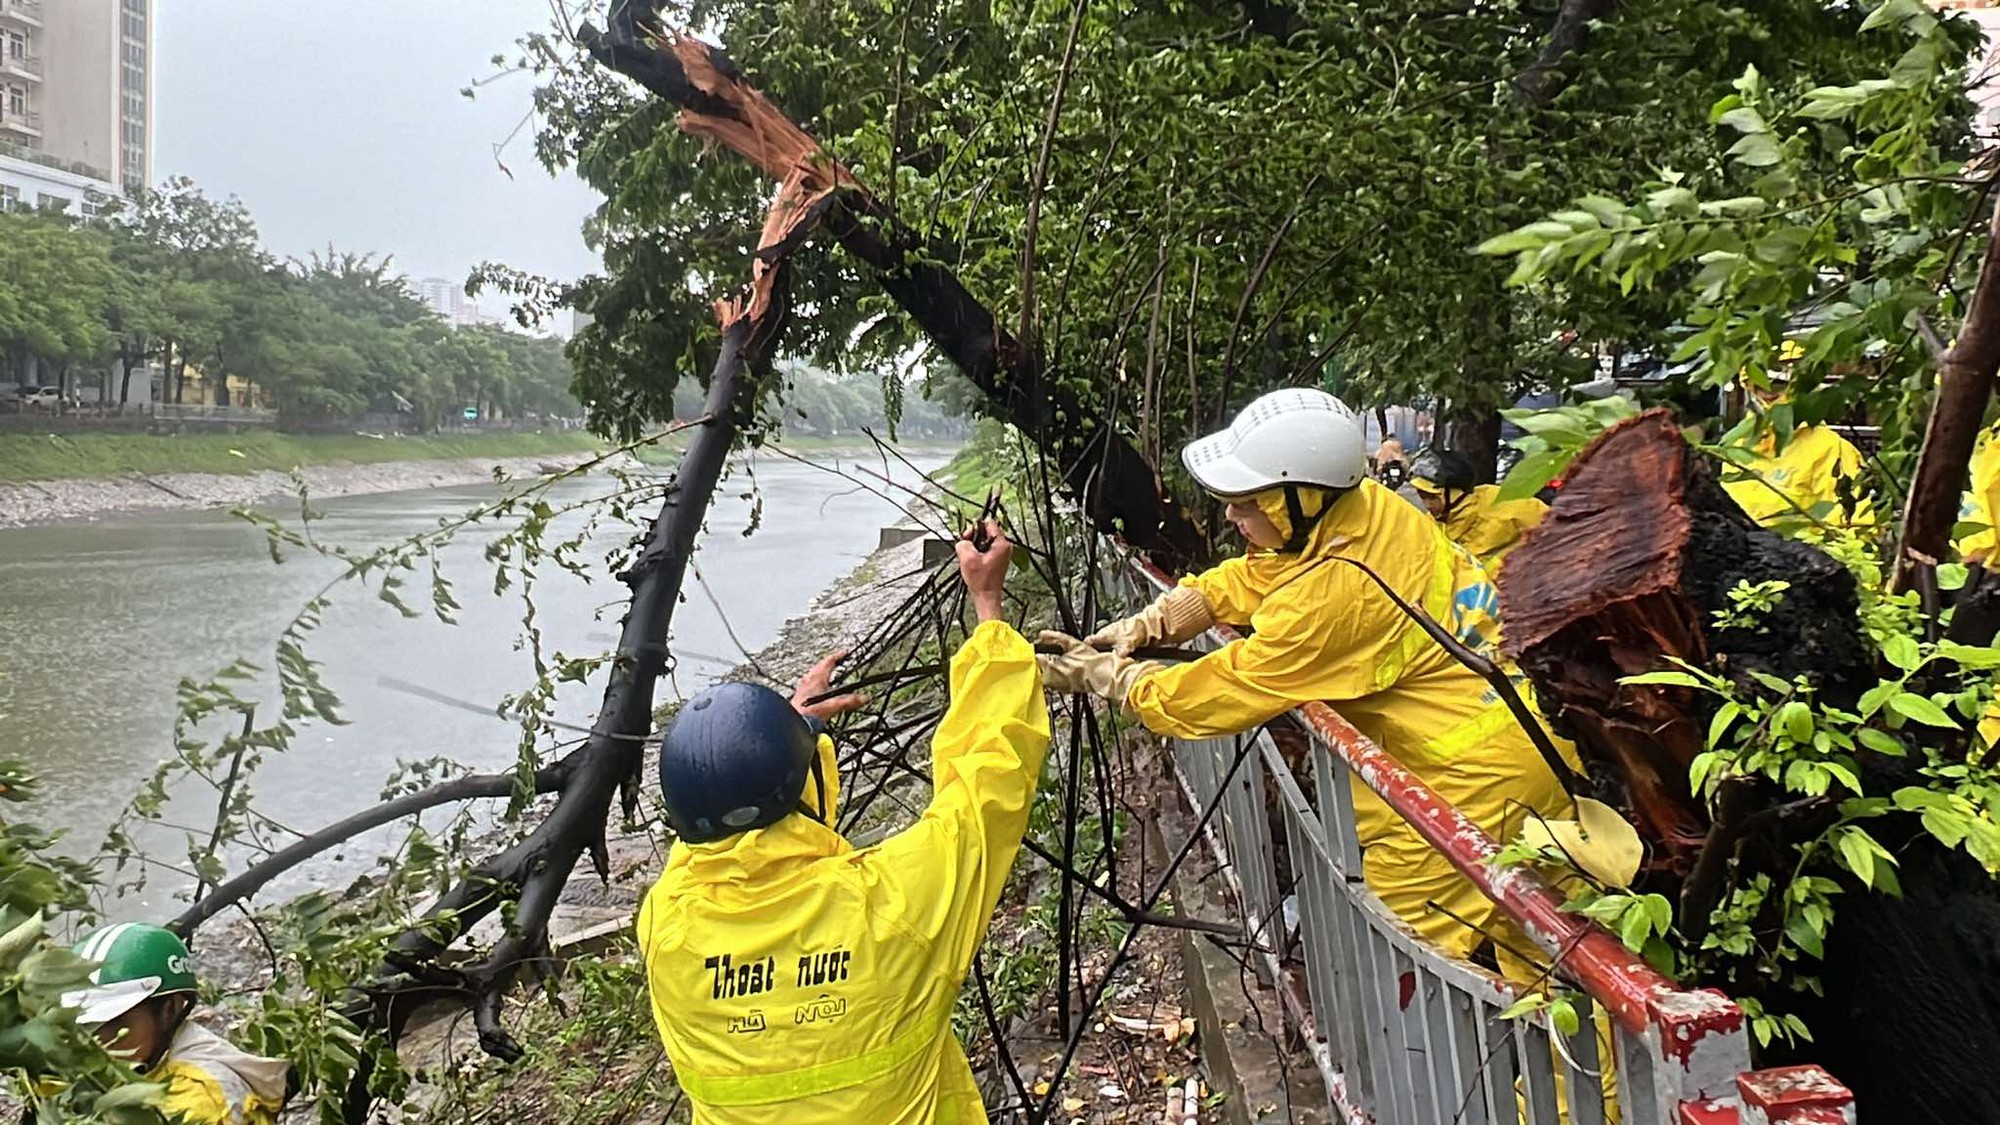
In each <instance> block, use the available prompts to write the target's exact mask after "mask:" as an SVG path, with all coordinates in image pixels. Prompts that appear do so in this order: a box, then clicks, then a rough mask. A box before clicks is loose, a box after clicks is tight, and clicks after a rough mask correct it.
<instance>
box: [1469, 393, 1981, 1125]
mask: <svg viewBox="0 0 2000 1125" xmlns="http://www.w3.org/2000/svg"><path fill="white" fill-rule="evenodd" d="M1766 581H1784V582H1787V583H1789V588H1787V589H1786V590H1785V591H1784V594H1783V599H1782V600H1781V601H1780V602H1779V603H1778V605H1777V606H1776V607H1775V608H1774V609H1773V610H1771V611H1770V612H1768V613H1766V614H1763V615H1761V616H1760V617H1758V619H1757V620H1756V621H1755V622H1754V623H1751V624H1749V625H1744V626H1729V627H1724V626H1722V625H1721V624H1720V623H1718V622H1717V620H1716V618H1715V613H1716V611H1717V610H1722V609H1727V608H1729V607H1730V604H1731V602H1730V599H1729V591H1730V590H1731V589H1733V588H1735V587H1736V585H1737V584H1738V583H1739V582H1750V583H1757V582H1766ZM1499 587H1500V605H1501V617H1502V620H1503V621H1505V622H1506V631H1505V632H1506V640H1505V649H1506V651H1507V653H1508V655H1510V656H1512V657H1514V658H1515V659H1516V660H1517V661H1518V662H1519V664H1520V667H1521V670H1522V671H1523V672H1524V673H1526V674H1527V676H1528V677H1529V679H1531V680H1532V681H1533V682H1534V685H1535V690H1536V692H1537V695H1538V696H1539V698H1540V700H1541V703H1542V705H1543V707H1544V709H1545V711H1546V712H1547V714H1548V715H1549V718H1550V719H1551V721H1552V722H1553V723H1555V725H1556V726H1557V727H1558V728H1560V729H1561V730H1563V732H1564V733H1566V734H1569V735H1570V736H1572V737H1573V738H1575V739H1576V741H1577V744H1578V747H1579V749H1580V751H1581V752H1582V754H1583V757H1584V760H1585V762H1586V763H1587V764H1588V765H1589V767H1590V768H1591V771H1592V774H1593V778H1592V780H1593V783H1594V784H1596V785H1597V786H1599V787H1600V789H1601V790H1602V791H1603V795H1604V796H1605V797H1606V798H1607V799H1609V800H1610V801H1612V803H1614V804H1617V805H1621V806H1622V807H1624V808H1626V809H1627V810H1629V812H1630V814H1631V815H1632V817H1633V819H1634V820H1635V822H1636V823H1637V824H1638V826H1639V829H1640V833H1641V835H1642V836H1644V837H1646V838H1647V839H1648V841H1649V843H1650V844H1651V846H1652V856H1651V859H1650V861H1649V863H1648V866H1647V870H1646V872H1645V874H1644V875H1643V876H1642V889H1644V890H1648V891H1655V892H1658V893H1663V894H1667V895H1668V896H1669V897H1678V899H1679V902H1680V909H1679V911H1678V918H1679V920H1678V927H1679V930H1680V935H1681V937H1682V939H1683V940H1684V942H1685V944H1686V946H1688V947H1693V948H1698V947H1699V946H1700V944H1701V939H1702V936H1703V935H1704V934H1705V933H1706V932H1707V928H1708V926H1709V925H1710V919H1711V914H1712V912H1713V911H1714V908H1715V907H1716V906H1717V905H1718V904H1719V903H1721V902H1722V901H1723V900H1724V898H1725V896H1726V895H1727V893H1728V891H1729V889H1730V887H1732V886H1740V885H1743V884H1745V883H1747V882H1748V881H1749V880H1750V879H1752V878H1753V877H1755V876H1756V875H1758V874H1760V873H1761V874H1765V875H1769V876H1770V877H1771V879H1772V880H1773V882H1774V888H1782V887H1784V886H1786V885H1787V884H1788V882H1789V880H1790V879H1791V878H1792V876H1793V874H1794V873H1795V872H1796V871H1798V870H1800V866H1799V865H1800V863H1801V853H1800V850H1799V847H1800V845H1801V844H1802V843H1804V842H1807V841H1810V840H1813V839H1815V838H1817V837H1819V836H1820V835H1821V834H1822V833H1824V832H1825V831H1826V829H1827V828H1829V827H1831V826H1832V825H1833V824H1835V823H1836V822H1837V821H1838V819H1839V817H1840V813H1839V811H1838V802H1839V801H1840V799H1842V798H1843V797H1846V796H1850V794H1846V793H1841V792H1835V793H1832V794H1829V795H1828V796H1827V797H1826V798H1822V799H1801V798H1799V797H1798V796H1797V795H1796V794H1794V793H1790V792H1788V791H1786V790H1783V789H1781V788H1780V787H1778V786H1777V785H1776V784H1774V783H1772V782H1769V781H1767V780H1765V779H1764V778H1762V777H1758V776H1744V775H1738V776H1735V777H1732V778H1731V779H1729V780H1727V781H1725V782H1723V783H1722V785H1721V787H1720V789H1719V791H1718V793H1717V794H1716V796H1715V798H1714V800H1713V801H1704V800H1703V799H1702V798H1701V797H1700V796H1699V795H1697V794H1695V793H1694V792H1693V791H1692V790H1691V788H1690V786H1689V781H1688V766H1689V764H1690V763H1691V762H1692V760H1693V758H1694V756H1695V755H1696V754H1698V753H1700V752H1702V751H1703V750H1704V749H1705V748H1706V741H1707V730H1708V724H1709V720H1710V719H1711V718H1712V717H1713V716H1714V714H1715V711H1716V709H1717V706H1718V704H1719V701H1718V699H1717V698H1716V697H1715V696H1714V695H1712V694H1709V693H1706V692H1701V691H1697V690H1694V689H1690V688H1686V687H1681V686H1674V685H1662V684H1623V683H1620V682H1619V680H1620V679H1621V678H1622V677H1625V676H1630V675H1636V674H1639V673H1644V672H1652V671H1658V670H1661V669H1662V668H1667V667H1671V664H1670V663H1669V662H1670V661H1674V660H1678V661H1684V662H1686V663H1687V664H1690V665H1693V666H1695V667H1697V668H1701V669H1705V670H1707V671H1709V672H1713V673H1717V674H1720V675H1723V676H1725V677H1729V678H1731V679H1733V680H1734V681H1735V682H1737V683H1738V684H1739V685H1740V686H1741V689H1742V691H1743V692H1745V693H1748V692H1752V691H1757V690H1760V689H1759V687H1758V686H1757V684H1756V683H1755V678H1754V676H1753V673H1766V674H1769V675H1772V676H1776V677H1779V678H1781V679H1783V680H1785V681H1787V682H1788V683H1789V682H1791V681H1792V680H1793V678H1794V677H1804V678H1805V680H1806V681H1807V682H1808V683H1809V684H1811V685H1812V686H1813V688H1814V690H1815V698H1816V699H1817V700H1818V701H1819V702H1820V703H1822V704H1825V705H1830V706H1835V707H1841V708H1851V706H1852V705H1853V703H1854V701H1855V700H1856V698H1857V697H1858V696H1859V695H1860V694H1861V693H1862V692H1863V691H1864V690H1866V689H1867V688H1868V687H1870V686H1872V685H1873V684H1875V683H1876V682H1877V680H1878V675H1877V672H1876V668H1875V660H1874V656H1873V653H1872V650H1871V649H1870V648H1869V647H1868V646H1867V645H1866V644H1865V643H1864V641H1863V638H1862V635H1861V631H1860V625H1859V621H1858V618H1857V616H1856V605H1857V594H1858V591H1857V589H1856V584H1855V582H1854V579H1853V578H1852V576H1851V575H1850V574H1849V573H1848V572H1847V571H1846V569H1845V568H1843V567H1842V566H1840V565H1839V564H1838V563H1836V562H1834V560H1832V559H1831V558H1829V557H1828V556H1826V555H1825V554H1823V553H1822V552H1820V551H1818V550H1816V549H1815V548H1813V547H1810V546H1808V545H1805V544H1802V543H1798V542H1795V541H1792V540H1788V539H1785V538H1782V537H1780V536H1778V535H1775V534H1773V533H1771V532H1768V531H1765V530H1764V529H1762V528H1760V527H1758V526H1757V525H1756V524H1755V523H1754V522H1752V521H1751V520H1750V519H1749V518H1748V517H1747V516H1745V515H1744V514H1743V512H1742V511H1741V509H1739V508H1737V507H1736V505H1735V504H1734V503H1733V502H1732V501H1730V500H1729V498H1728V496H1727V495H1726V494H1725V493H1723V491H1722V490H1721V489H1720V487H1719V486H1718V485H1717V484H1716V482H1715V476H1714V472H1713V470H1712V469H1711V468H1710V467H1709V465H1708V464H1707V463H1706V462H1705V461H1704V460H1703V459H1702V458H1700V457H1699V456H1698V455H1697V454H1696V453H1695V452H1694V451H1693V450H1691V449H1690V448H1689V447H1688V446H1687V444H1686V442H1685V441H1683V440H1682V438H1681V436H1680V432H1679V429H1678V427H1677V426H1676V425H1675V423H1674V420H1673V418H1672V417H1671V415H1669V414H1668V413H1666V412H1665V411H1652V412H1649V413H1647V414H1643V415H1641V416H1639V417H1637V418H1633V419H1630V420H1628V421H1626V422H1624V423H1621V424H1620V425H1618V426H1616V427H1614V428H1613V429H1611V430H1610V431H1607V432H1606V433H1605V434H1604V435H1602V436H1601V437H1600V438H1599V439H1598V440H1597V442H1596V443H1594V444H1593V445H1592V446H1591V447H1589V448H1588V449H1586V450H1585V451H1584V452H1583V453H1582V454H1580V455H1579V456H1578V458H1577V460H1576V462H1575V463H1574V465H1573V466H1572V468H1571V470H1570V471H1569V473H1568V474H1567V476H1566V477H1565V481H1564V486H1563V489H1562V491H1561V492H1560V494H1559V495H1558V497H1557V499H1556V501H1555V503H1554V505H1553V506H1552V507H1551V509H1550V511H1549V515H1548V517H1547V519H1546V520H1545V521H1544V522H1543V523H1542V525H1541V526H1540V527H1538V528H1536V529H1535V530H1533V531H1531V532H1529V533H1528V535H1527V536H1526V538H1525V539H1524V541H1523V542H1522V544H1521V546H1520V547H1518V548H1517V549H1516V550H1515V551H1514V552H1513V553H1511V554H1510V555H1509V556H1508V558H1507V562H1506V565H1505V567H1504V568H1503V569H1502V571H1501V573H1500V576H1499ZM1976 604H1977V602H1976V601H1975V600H1972V599H1968V600H1967V602H1966V605H1967V607H1968V608H1972V607H1973V606H1974V605H1976ZM1981 616H1982V618H1990V617H1991V615H1990V614H1982V615H1981ZM1765 694H1766V695H1767V696H1768V695H1769V692H1768V691H1766V692H1765ZM1908 736H1909V732H1908V731H1906V732H1905V737H1906V738H1907V737H1908ZM1925 737H1931V738H1935V739H1939V740H1946V741H1941V742H1940V745H1941V746H1944V747H1946V748H1947V749H1948V748H1949V747H1950V746H1953V745H1955V743H1954V742H1950V741H1948V740H1951V739H1954V738H1957V737H1962V736H1958V735H1955V734H1954V733H1953V732H1948V731H1933V730H1929V729H1926V730H1925ZM1860 761H1861V766H1862V769H1861V780H1862V784H1863V786H1864V787H1865V789H1866V790H1867V792H1868V793H1869V794H1871V795H1877V796H1880V795H1886V794H1888V793H1891V792H1893V791H1894V790H1895V789H1897V788H1899V787H1901V786H1903V785H1911V784H1922V779H1921V778H1920V777H1918V776H1917V775H1916V773H1915V771H1914V769H1913V768H1912V766H1911V765H1910V764H1909V763H1910V761H1911V759H1898V758H1885V757H1881V756H1868V755H1864V756H1861V758H1860ZM1867 824H1868V826H1869V829H1870V830H1871V831H1872V832H1874V833H1875V834H1876V836H1877V838H1878V839H1879V840H1880V841H1881V842H1882V843H1883V844H1884V845H1885V846H1886V847H1888V848H1889V849H1890V850H1891V852H1892V853H1894V854H1895V855H1896V856H1897V858H1898V861H1899V869H1900V872H1901V874H1900V882H1901V885H1902V888H1903V892H1904V894H1903V897H1901V898H1897V897H1892V896H1889V895H1885V894H1880V893H1875V892H1872V891H1870V890H1869V889H1867V888H1866V887H1863V886H1862V885H1861V884H1860V883H1859V882H1858V881H1857V880H1855V879H1853V878H1851V877H1847V876H1845V875H1844V873H1841V872H1838V871H1836V870H1834V869H1833V868H1832V867H1831V865H1830V864H1827V863H1821V864H1819V865H1817V866H1815V867H1814V868H1813V869H1812V870H1813V872H1814V873H1815V874H1824V875H1828V876H1838V877H1839V879H1840V882H1841V883H1842V885H1843V890H1844V892H1845V893H1843V894H1841V895H1840V896H1839V898H1838V903H1839V905H1838V909H1837V911H1836V916H1835V920H1834V922H1833V925H1832V928H1831V932H1830V934H1829V936H1828V938H1827V941H1826V945H1825V956H1824V957H1823V958H1822V959H1821V961H1820V962H1819V963H1817V964H1816V965H1815V964H1813V963H1812V962H1810V961H1804V962H1801V963H1799V964H1797V965H1796V966H1795V971H1796V972H1798V973H1808V974H1816V975H1817V977H1818V980H1819V983H1820V987H1821V988H1822V989H1823V992H1824V995H1823V996H1822V997H1814V996H1812V995H1811V994H1810V993H1807V992H1798V991H1791V990H1788V989H1786V988H1784V987H1783V986H1781V985H1777V984H1775V983H1773V982H1771V981H1770V980H1769V978H1768V977H1766V976H1762V975H1760V974H1759V973H1758V972H1757V971H1756V970H1755V969H1754V967H1751V966H1749V965H1748V964H1745V965H1744V966H1743V967H1742V969H1741V971H1738V969H1736V968H1734V967H1730V968H1726V969H1724V970H1722V971H1723V972H1724V973H1725V974H1726V979H1704V980H1693V981H1688V982H1685V983H1688V984H1693V985H1702V984H1710V985H1716V986H1719V987H1723V988H1725V989H1727V990H1729V991H1731V992H1733V993H1735V994H1737V995H1747V996H1753V997H1756V998H1758V999H1760V1000H1763V1001H1764V1002H1765V1003H1766V1005H1767V1006H1768V1007H1769V1008H1770V1009H1772V1010H1775V1011H1782V1012H1788V1013H1792V1014H1796V1015H1798V1016H1800V1017H1801V1018H1802V1019H1804V1020H1805V1021H1806V1023H1807V1025H1808V1027H1809V1028H1810V1029H1811V1032H1812V1034H1813V1036H1814V1041H1813V1042H1810V1043H1801V1044H1799V1045H1798V1046H1797V1048H1796V1049H1794V1050H1785V1049H1782V1048H1778V1047H1773V1048H1771V1049H1770V1050H1767V1051H1765V1052H1763V1055H1764V1056H1765V1057H1763V1058H1762V1059H1760V1063H1762V1064H1764V1065H1772V1064H1776V1063H1782V1062H1787V1061H1811V1062H1814V1063H1818V1064H1820V1065H1821V1066H1824V1067H1826V1068H1827V1069H1828V1070H1829V1071H1830V1072H1831V1073H1833V1074H1834V1076H1835V1077H1837V1078H1838V1079H1839V1080H1840V1081H1842V1082H1843V1083H1845V1084H1846V1085H1848V1086H1849V1087H1850V1088H1851V1089H1853V1090H1854V1092H1855V1094H1856V1096H1857V1098H1858V1099H1859V1105H1860V1107H1861V1111H1862V1116H1863V1119H1864V1120H1872V1119H1875V1116H1876V1115H1880V1118H1881V1119H1882V1120H1890V1121H1897V1122H1903V1121H1908V1122H1953V1123H1960V1122H2000V1074H1996V1072H1995V1070H1994V1068H1993V1067H1992V1066H1991V1060H1992V1059H1993V1058H1994V1057H1996V1056H2000V985H1996V983H1995V982H1996V981H2000V890H1996V886H1995V884H1994V881H1993V880H1992V879H1991V878H1990V877H1989V876H1988V875H1987V873H1986V872H1985V871H1984V870H1983V869H1981V868H1980V866H1979V865H1978V864H1977V863H1975V862H1973V861H1972V860H1971V859H1970V858H1969V857H1968V856H1966V855H1965V853H1964V852H1963V851H1961V850H1958V849H1952V848H1946V847H1944V846H1943V845H1942V844H1940V843H1939V842H1938V841H1937V839H1936V838H1934V837H1933V836H1932V835H1931V834H1930V833H1929V832H1928V831H1926V830H1925V829H1924V828H1923V827H1922V826H1921V825H1920V824H1919V823H1918V821H1917V820H1916V818H1915V817H1912V816H1907V815H1903V814H1892V815H1890V816H1886V817H1881V818H1876V819H1872V820H1869V821H1868V822H1867ZM1774 897H1775V890H1774ZM1757 925H1758V926H1759V927H1760V935H1762V934H1765V933H1768V931H1769V929H1770V928H1771V927H1774V926H1776V927H1779V928H1781V927H1782V922H1781V921H1779V922H1773V920H1772V919H1771V918H1769V917H1765V918H1762V919H1760V921H1759V922H1758V923H1757Z"/></svg>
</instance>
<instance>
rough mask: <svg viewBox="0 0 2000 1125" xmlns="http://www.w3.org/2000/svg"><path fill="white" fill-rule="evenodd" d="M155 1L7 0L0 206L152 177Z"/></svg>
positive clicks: (2, 30)
mask: <svg viewBox="0 0 2000 1125" xmlns="http://www.w3.org/2000/svg"><path fill="white" fill-rule="evenodd" d="M152 92H153V0H0V210H13V209H16V208H22V207H49V208H58V209H61V210H65V211H68V212H70V213H71V214H78V215H91V214H95V213H96V212H97V211H98V210H99V209H101V208H102V207H103V206H104V205H105V204H106V203H107V202H109V200H110V199H111V197H113V196H116V195H120V194H123V193H125V192H128V191H130V190H132V189H134V188H139V187H144V186H146V185H148V184H150V183H152V182H153V114H152Z"/></svg>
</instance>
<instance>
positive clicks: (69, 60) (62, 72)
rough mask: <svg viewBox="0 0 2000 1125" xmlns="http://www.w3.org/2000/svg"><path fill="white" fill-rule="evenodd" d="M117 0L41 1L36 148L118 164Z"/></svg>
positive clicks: (103, 165)
mask: <svg viewBox="0 0 2000 1125" xmlns="http://www.w3.org/2000/svg"><path fill="white" fill-rule="evenodd" d="M118 9H119V0H55V2H54V3H44V4H43V5H42V90H41V110H42V145H41V147H42V151H44V152H47V153H48V154H49V155H51V156H55V157H59V158H61V159H63V160H80V161H82V162H83V163H85V164H89V165H92V166H93V167H97V168H104V169H107V170H112V171H113V174H114V175H115V174H116V171H115V170H116V169H117V168H118V167H119V166H120V165H119V155H118V151H119V144H118V111H119V103H118V40H119V31H118V27H119V10H118Z"/></svg>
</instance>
